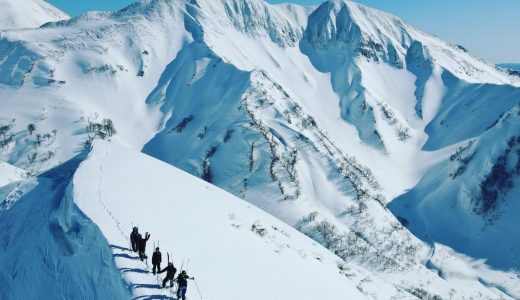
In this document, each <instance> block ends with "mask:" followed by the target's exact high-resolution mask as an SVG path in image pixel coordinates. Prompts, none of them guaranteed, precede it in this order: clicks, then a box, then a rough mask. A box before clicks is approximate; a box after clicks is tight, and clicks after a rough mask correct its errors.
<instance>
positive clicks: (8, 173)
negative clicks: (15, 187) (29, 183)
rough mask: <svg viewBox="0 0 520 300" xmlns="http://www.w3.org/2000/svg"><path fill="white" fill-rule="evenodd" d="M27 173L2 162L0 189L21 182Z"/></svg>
mask: <svg viewBox="0 0 520 300" xmlns="http://www.w3.org/2000/svg"><path fill="white" fill-rule="evenodd" d="M24 175H25V171H24V170H22V169H19V168H17V167H15V166H12V165H10V164H8V163H5V162H2V161H0V187H2V186H4V185H7V184H10V183H13V182H15V181H19V180H21V179H22V178H23V177H24Z"/></svg>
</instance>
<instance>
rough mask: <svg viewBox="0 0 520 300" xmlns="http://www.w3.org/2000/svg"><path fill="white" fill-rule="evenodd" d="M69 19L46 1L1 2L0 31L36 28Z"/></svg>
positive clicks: (4, 0)
mask: <svg viewBox="0 0 520 300" xmlns="http://www.w3.org/2000/svg"><path fill="white" fill-rule="evenodd" d="M68 18H69V16H68V15H67V14H66V13H64V12H62V11H61V10H59V9H57V8H56V7H54V6H52V5H50V4H49V3H47V2H45V1H44V0H17V1H11V0H0V30H11V29H23V28H36V27H40V26H41V25H43V24H45V23H47V22H56V21H60V20H65V19H68Z"/></svg>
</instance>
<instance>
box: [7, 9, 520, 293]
mask: <svg viewBox="0 0 520 300" xmlns="http://www.w3.org/2000/svg"><path fill="white" fill-rule="evenodd" d="M519 86H520V78H519V77H518V76H516V75H515V74H513V73H510V72H507V71H505V70H503V69H501V68H498V67H495V66H494V65H492V64H489V63H487V62H485V61H483V60H481V59H479V58H477V57H475V56H474V55H472V54H471V53H469V52H468V51H467V50H465V49H464V48H463V47H462V46H458V45H452V44H449V43H446V42H443V41H441V40H439V39H438V38H436V37H434V36H431V35H429V34H426V33H424V32H422V31H420V30H418V29H416V28H413V27H412V26H410V25H408V24H406V23H404V22H403V21H401V20H399V19H398V18H396V17H394V16H391V15H388V14H386V13H383V12H380V11H377V10H373V9H370V8H367V7H365V6H362V5H358V4H356V3H353V2H350V1H341V0H330V1H325V2H324V3H322V4H321V5H319V6H316V7H309V8H304V7H300V6H297V5H270V4H267V3H265V2H263V1H259V0H215V1H210V0H191V1H182V0H147V1H141V2H138V3H135V4H133V5H131V6H129V7H127V8H125V9H123V10H120V11H117V12H111V13H110V12H107V13H99V12H90V13H86V14H84V15H82V16H79V17H77V18H73V19H71V20H66V21H61V22H57V23H50V24H47V25H46V26H43V27H42V28H38V29H32V30H23V31H4V32H0V99H1V100H0V101H1V105H2V107H7V108H8V109H2V110H0V128H2V130H3V132H2V134H1V135H0V145H2V146H1V148H0V159H2V160H4V161H6V162H8V163H10V164H12V165H15V166H17V167H20V168H22V169H24V170H26V171H27V172H28V173H30V174H33V175H34V174H39V173H41V172H44V171H45V170H48V169H50V168H52V167H54V166H57V165H60V164H61V163H63V162H64V161H67V160H69V159H71V158H72V157H74V156H75V155H76V154H77V153H79V152H81V151H82V149H85V148H88V147H89V145H90V144H91V143H92V140H93V139H106V140H112V141H114V142H119V143H121V144H123V145H125V146H128V147H131V148H133V149H137V150H142V151H143V152H145V153H147V154H149V155H151V156H154V157H156V158H158V159H160V160H163V161H165V162H167V163H169V164H171V165H174V166H177V167H179V168H180V169H183V170H184V171H187V172H189V173H191V174H193V175H195V176H197V177H200V178H202V179H204V180H206V181H207V182H210V183H212V184H214V185H217V186H219V187H220V188H223V189H225V190H226V191H228V192H231V193H233V194H234V195H236V196H239V197H241V198H243V199H245V200H246V201H248V202H250V203H252V204H254V205H256V206H258V207H260V208H261V209H263V210H265V211H266V212H268V213H270V214H272V215H273V216H275V217H277V218H279V219H281V220H283V221H284V222H286V223H287V224H289V225H291V226H293V227H295V228H296V229H298V230H300V231H302V232H304V233H306V234H307V235H309V236H311V237H312V238H313V239H315V240H316V241H317V242H319V243H321V244H322V245H325V246H326V247H327V248H329V250H331V251H332V252H334V253H335V254H337V255H338V256H340V257H341V258H342V259H345V260H348V261H355V262H357V263H359V264H362V265H363V266H364V267H366V268H369V269H371V270H374V272H376V273H378V274H379V275H380V276H381V277H385V278H384V279H385V280H388V281H389V282H392V284H394V285H399V286H400V287H401V288H403V289H405V290H413V289H419V290H421V291H424V292H426V293H428V294H430V295H433V294H442V295H443V296H444V297H446V298H447V297H449V294H450V289H451V288H453V289H455V290H456V291H457V292H458V293H461V294H464V295H466V296H468V295H472V296H474V297H478V294H471V293H473V292H472V291H469V290H468V287H471V288H469V289H471V290H475V291H477V290H478V291H479V292H480V293H481V295H484V296H482V298H485V297H486V296H485V295H487V293H489V290H488V288H489V289H490V290H492V291H493V293H494V292H496V290H495V288H497V289H500V290H501V291H502V292H504V293H507V294H509V295H512V297H518V291H516V289H515V286H518V284H517V282H518V278H517V276H516V275H515V273H514V272H515V271H514V270H513V269H511V268H512V267H513V266H514V265H513V264H511V263H510V261H513V260H516V261H518V259H519V255H520V254H519V253H518V252H517V251H516V252H515V251H514V249H515V248H514V247H513V251H512V252H511V254H510V255H509V256H508V259H509V262H507V263H506V264H505V265H504V264H503V265H502V266H503V267H501V268H500V269H499V271H496V272H495V271H491V270H490V268H489V265H490V264H491V262H492V261H494V260H499V257H500V256H502V255H503V254H504V253H503V251H502V250H500V249H493V248H492V247H489V246H487V249H485V251H480V250H479V251H480V252H479V251H476V252H472V251H466V250H464V248H462V247H459V246H460V245H459V244H457V243H454V242H452V241H453V240H454V238H453V237H455V236H456V238H457V239H458V240H465V239H470V240H471V239H474V237H472V236H471V235H470V233H471V231H469V230H465V231H464V230H461V231H458V235H455V234H454V235H453V236H452V235H450V234H447V233H446V231H445V230H444V231H441V230H437V228H442V226H440V225H439V227H437V226H431V228H433V229H434V230H432V231H431V232H428V231H427V233H426V234H422V233H423V232H424V231H423V230H422V228H424V226H422V225H419V224H425V223H430V224H431V223H437V222H445V224H456V223H457V220H458V217H459V216H460V215H463V216H464V219H471V220H472V221H471V222H468V225H467V227H468V228H474V229H475V230H477V229H476V228H480V229H482V228H485V229H486V230H488V232H490V233H489V235H483V236H482V238H481V239H480V241H479V242H478V243H477V245H484V244H486V243H488V244H487V245H492V243H491V242H489V241H496V240H495V239H497V240H498V241H499V242H500V243H506V242H504V241H503V239H505V237H507V236H508V235H509V236H510V235H514V234H516V231H514V230H511V229H510V228H513V227H510V228H509V229H508V227H507V226H501V225H500V226H499V225H498V224H499V222H495V223H493V224H487V225H486V227H482V226H479V225H477V226H474V225H475V224H481V223H485V222H486V220H487V219H488V216H486V214H482V213H481V212H478V209H477V212H478V213H476V212H475V208H478V206H475V205H473V206H471V205H465V206H463V208H461V209H460V210H457V211H456V213H454V212H453V211H449V210H448V212H449V213H447V214H443V213H441V212H444V211H445V210H446V205H440V204H441V203H443V204H444V202H443V200H444V199H448V198H449V199H456V198H457V199H458V197H459V196H460V193H459V192H461V191H462V189H461V187H464V190H468V191H470V192H471V193H470V194H471V195H473V196H474V198H472V199H466V200H465V201H470V202H473V203H478V199H479V198H478V197H479V196H478V195H479V194H481V193H480V192H481V191H482V190H483V189H482V187H481V183H483V182H485V178H486V177H488V175H490V174H492V170H493V168H494V166H495V165H497V164H496V162H497V160H493V159H491V157H488V158H482V159H481V160H479V162H486V165H485V167H484V168H482V169H481V171H482V172H488V174H487V175H486V174H484V173H479V174H477V175H476V174H475V173H474V172H463V173H461V176H460V179H457V180H452V179H450V177H449V176H446V174H450V172H448V171H447V170H445V169H444V167H439V166H445V165H447V164H448V165H449V164H451V163H450V157H452V156H453V155H455V153H457V149H459V148H460V147H461V146H463V145H465V144H466V143H467V142H468V141H469V140H473V139H479V138H481V137H483V136H487V138H486V141H488V142H487V143H477V144H476V145H478V147H477V148H479V149H477V152H479V153H480V152H482V153H488V154H489V153H490V151H491V150H489V146H488V145H491V144H497V145H505V144H507V142H508V139H509V136H508V137H504V136H503V135H500V134H492V135H488V132H489V128H491V127H493V126H494V125H495V124H496V123H497V120H499V119H500V118H501V117H502V116H504V115H505V114H506V113H508V112H510V111H511V110H512V109H513V108H514V107H515V106H516V105H517V104H518V102H519V101H520V89H519ZM35 95H37V96H35ZM30 124H33V125H34V126H35V130H34V132H30V131H29V130H28V128H29V125H30ZM107 124H108V125H107ZM110 124H113V127H115V131H114V130H112V129H111V128H113V127H111V126H109V125H110ZM497 149H498V148H497ZM504 149H505V148H504ZM511 153H512V152H511ZM509 156H511V158H510V159H511V162H510V164H512V165H514V158H513V156H512V155H509ZM488 163H489V164H488ZM498 165H500V164H498ZM475 168H478V167H475ZM509 171H510V170H508V172H509ZM432 172H433V173H432ZM438 172H440V173H441V174H444V177H443V182H445V184H446V185H448V186H453V188H448V189H447V190H446V191H443V192H442V193H441V192H439V193H437V192H436V190H435V186H434V185H433V184H432V182H437V181H435V180H430V178H432V177H430V176H432V175H430V174H439V173H438ZM425 174H426V175H425ZM508 174H512V175H511V176H513V177H514V178H513V180H512V181H513V182H514V183H516V176H517V175H514V174H513V173H511V172H509V173H508ZM444 180H445V181H444ZM505 182H506V183H507V181H505ZM418 184H419V185H418ZM461 184H464V186H461ZM515 186H516V185H515ZM414 188H418V189H420V190H421V191H422V192H421V193H417V194H409V195H416V196H413V197H410V198H407V199H408V202H412V201H413V202H417V206H419V207H420V206H421V204H420V203H421V201H422V200H423V199H424V198H425V197H422V196H418V195H430V192H432V193H431V196H432V197H433V198H430V199H429V200H428V202H429V203H436V204H435V205H433V206H434V207H435V208H436V209H435V210H428V209H424V210H422V212H421V213H416V212H415V211H413V210H402V211H401V210H399V213H396V214H397V217H396V216H395V215H394V214H392V212H391V211H390V210H388V208H387V207H386V206H387V204H388V203H391V201H392V200H393V199H394V198H396V197H398V196H400V195H402V194H403V193H406V192H407V191H409V190H414ZM445 192H446V193H448V194H446V193H445ZM508 193H510V195H511V196H508V197H505V198H504V200H503V201H501V202H504V206H507V205H511V207H513V208H515V207H516V206H514V204H508V203H510V202H512V201H514V199H515V195H517V194H516V190H511V191H509V190H508ZM460 198H461V199H464V197H460ZM396 203H397V202H396ZM408 204H409V203H408ZM412 206H413V205H412ZM433 211H436V214H435V215H430V214H429V213H430V212H433ZM394 212H396V211H395V210H394ZM515 213H516V210H514V209H513V211H512V213H511V216H512V215H515ZM440 215H445V216H446V217H447V218H448V220H440V219H439V218H438V216H440ZM468 216H469V217H468ZM501 216H505V215H499V217H498V218H501ZM504 218H505V217H504ZM506 219H507V218H506ZM410 220H411V221H410ZM473 222H475V223H473ZM508 222H509V221H508ZM508 222H506V223H508ZM410 224H411V225H410ZM403 225H404V226H403ZM406 226H410V227H409V228H407V227H406ZM421 226H422V227H421ZM410 230H411V231H413V232H414V233H415V234H417V236H418V237H420V239H417V237H416V236H414V234H412V233H411V232H410ZM502 230H503V231H504V232H503V233H501V234H495V233H494V232H497V231H500V232H501V231H502ZM433 233H435V234H433ZM450 233H451V232H450ZM425 241H426V243H424V242H425ZM515 241H516V240H515ZM443 244H444V245H443ZM513 244H514V243H513ZM451 248H453V249H455V250H457V251H460V252H462V253H457V252H455V251H453V250H452V249H451ZM480 258H483V259H488V262H487V263H482V264H481V263H480V262H479V261H475V259H480ZM442 260H448V261H450V262H451V261H457V262H458V263H456V264H455V265H457V266H465V267H460V269H461V270H464V271H461V272H459V271H458V270H453V269H451V267H450V266H448V265H446V264H442V263H440V262H441V261H442ZM491 265H492V266H496V264H491ZM406 272H410V274H413V275H409V274H407V273H406ZM381 274H382V275H381ZM417 278H428V279H427V280H426V281H423V280H419V279H417ZM466 279H468V280H469V281H468V282H466V281H465V285H462V286H461V285H458V284H457V282H459V281H460V280H466ZM433 282H435V284H434V283H433ZM480 289H484V291H483V292H481V291H480ZM416 293H419V292H417V291H416ZM490 298H493V295H492V296H490Z"/></svg>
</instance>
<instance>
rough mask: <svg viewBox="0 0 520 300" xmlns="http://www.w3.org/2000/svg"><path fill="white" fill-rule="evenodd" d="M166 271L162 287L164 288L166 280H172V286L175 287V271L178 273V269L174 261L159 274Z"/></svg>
mask: <svg viewBox="0 0 520 300" xmlns="http://www.w3.org/2000/svg"><path fill="white" fill-rule="evenodd" d="M163 272H166V277H164V280H163V282H162V287H163V288H164V287H165V286H166V282H168V281H169V282H170V287H173V278H174V277H175V273H177V269H176V268H175V267H174V266H173V263H171V262H169V263H168V266H167V267H166V268H164V269H162V271H160V272H159V274H161V273H163Z"/></svg>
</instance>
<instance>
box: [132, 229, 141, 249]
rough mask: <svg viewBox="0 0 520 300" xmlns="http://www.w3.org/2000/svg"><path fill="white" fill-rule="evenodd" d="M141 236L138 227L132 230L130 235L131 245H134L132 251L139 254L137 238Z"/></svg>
mask: <svg viewBox="0 0 520 300" xmlns="http://www.w3.org/2000/svg"><path fill="white" fill-rule="evenodd" d="M138 235H139V231H138V230H137V227H134V228H133V229H132V233H130V244H132V251H134V252H137V236H138Z"/></svg>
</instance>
